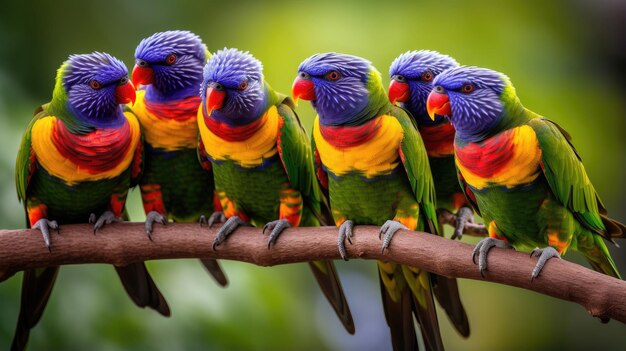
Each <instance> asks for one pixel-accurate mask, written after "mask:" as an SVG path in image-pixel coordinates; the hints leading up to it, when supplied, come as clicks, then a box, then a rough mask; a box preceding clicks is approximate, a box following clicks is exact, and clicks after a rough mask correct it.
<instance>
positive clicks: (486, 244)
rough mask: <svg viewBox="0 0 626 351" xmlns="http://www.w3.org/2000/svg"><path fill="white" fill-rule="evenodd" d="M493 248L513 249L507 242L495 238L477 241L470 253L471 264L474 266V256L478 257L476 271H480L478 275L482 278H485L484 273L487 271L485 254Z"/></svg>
mask: <svg viewBox="0 0 626 351" xmlns="http://www.w3.org/2000/svg"><path fill="white" fill-rule="evenodd" d="M494 246H495V247H499V248H502V249H512V248H513V246H511V244H509V243H508V242H506V241H504V240H499V239H496V238H484V239H482V240H481V241H479V242H478V244H476V246H475V247H474V251H473V252H472V262H474V264H476V256H478V269H479V270H480V275H481V276H482V277H483V278H484V277H485V271H486V270H487V254H488V253H489V250H491V248H493V247H494Z"/></svg>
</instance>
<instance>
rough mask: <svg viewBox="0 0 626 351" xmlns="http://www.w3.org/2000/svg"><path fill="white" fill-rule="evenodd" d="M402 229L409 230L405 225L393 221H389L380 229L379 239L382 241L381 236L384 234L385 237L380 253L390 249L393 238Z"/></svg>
mask: <svg viewBox="0 0 626 351" xmlns="http://www.w3.org/2000/svg"><path fill="white" fill-rule="evenodd" d="M400 229H405V230H409V228H407V227H406V226H405V225H404V224H402V223H400V222H398V221H392V220H388V221H387V222H385V224H383V225H382V226H381V227H380V232H378V238H379V239H380V238H381V235H383V234H384V237H385V240H383V248H382V250H381V251H380V253H384V252H385V249H386V248H388V247H389V244H391V239H392V238H393V235H394V234H396V232H397V231H398V230H400Z"/></svg>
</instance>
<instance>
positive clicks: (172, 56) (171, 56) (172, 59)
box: [165, 54, 176, 65]
mask: <svg viewBox="0 0 626 351" xmlns="http://www.w3.org/2000/svg"><path fill="white" fill-rule="evenodd" d="M174 62H176V54H169V55H167V57H166V58H165V63H167V64H168V65H173V64H174Z"/></svg>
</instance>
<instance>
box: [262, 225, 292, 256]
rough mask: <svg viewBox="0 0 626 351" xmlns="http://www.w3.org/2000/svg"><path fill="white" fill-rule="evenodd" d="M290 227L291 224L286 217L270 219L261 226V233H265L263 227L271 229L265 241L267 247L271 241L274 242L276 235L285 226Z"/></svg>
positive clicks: (285, 227) (270, 244)
mask: <svg viewBox="0 0 626 351" xmlns="http://www.w3.org/2000/svg"><path fill="white" fill-rule="evenodd" d="M289 227H291V224H290V223H289V221H288V220H286V219H280V220H277V221H272V222H269V223H267V224H266V225H265V226H264V227H263V234H265V228H269V229H271V230H272V232H271V233H270V237H269V239H268V241H267V248H268V249H269V248H270V246H272V244H273V243H275V242H276V239H278V236H279V235H280V234H281V233H282V232H283V231H284V230H285V229H287V228H289Z"/></svg>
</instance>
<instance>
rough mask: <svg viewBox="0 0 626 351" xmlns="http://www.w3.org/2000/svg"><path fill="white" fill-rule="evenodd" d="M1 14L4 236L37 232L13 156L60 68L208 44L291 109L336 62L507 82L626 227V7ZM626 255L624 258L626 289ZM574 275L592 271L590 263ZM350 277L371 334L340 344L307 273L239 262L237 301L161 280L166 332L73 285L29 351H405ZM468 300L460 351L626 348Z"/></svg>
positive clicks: (203, 286)
mask: <svg viewBox="0 0 626 351" xmlns="http://www.w3.org/2000/svg"><path fill="white" fill-rule="evenodd" d="M2 7H3V10H2V11H1V13H0V119H1V123H2V127H1V128H0V228H21V227H23V218H24V215H23V212H22V208H21V206H20V204H19V203H18V201H17V197H16V194H15V189H14V187H15V186H14V180H13V172H14V162H15V155H16V153H17V148H18V146H19V141H20V138H21V135H22V132H23V130H24V128H25V127H26V125H27V123H28V121H29V119H30V117H31V116H32V111H33V110H34V108H35V107H36V106H37V105H38V104H41V103H44V102H46V101H48V100H49V98H50V95H51V91H52V88H53V80H54V76H55V71H56V69H57V68H58V67H59V65H60V64H61V62H62V61H63V60H65V59H66V58H67V56H68V55H69V54H71V53H86V52H92V51H95V50H99V51H106V52H109V53H111V54H112V55H114V56H117V57H118V58H120V59H122V60H123V61H125V62H126V64H127V65H128V67H129V68H132V65H133V53H134V49H135V46H136V45H137V44H138V43H139V41H140V40H141V39H142V38H144V37H146V36H149V35H151V34H153V33H154V32H156V31H161V30H168V29H188V30H191V31H193V32H195V33H197V34H199V35H200V36H201V37H202V38H203V39H204V41H205V43H206V44H207V46H208V48H209V49H210V50H211V51H215V50H217V49H220V48H223V47H237V48H240V49H243V50H249V51H250V52H251V53H252V54H253V55H255V56H256V57H257V58H259V59H260V60H261V61H262V62H263V63H264V66H265V75H266V78H267V80H268V81H269V82H270V84H272V86H273V87H274V88H275V89H277V90H279V91H282V92H286V93H287V92H289V89H290V87H291V82H292V81H293V78H294V77H295V75H296V70H297V67H298V64H299V63H300V62H301V61H302V60H304V59H305V58H306V57H308V56H310V55H312V54H314V53H316V52H325V51H339V52H345V53H350V54H355V55H359V56H363V57H366V58H368V59H370V60H371V61H372V62H373V63H374V65H375V66H377V67H378V69H379V70H380V71H381V72H382V73H383V76H384V77H385V81H386V82H388V77H387V72H388V67H389V64H390V63H391V61H392V60H393V59H394V58H395V57H396V56H397V55H399V54H400V53H402V52H404V51H407V50H411V49H425V48H427V49H433V50H438V51H440V52H442V53H446V54H449V55H451V56H453V57H455V58H456V59H457V60H458V61H459V62H461V63H462V64H469V65H478V66H485V67H490V68H493V69H496V70H500V71H503V72H505V73H507V74H508V75H509V76H510V77H511V79H512V81H513V83H514V84H515V85H516V87H517V91H518V94H519V96H520V98H521V100H522V102H523V103H524V104H525V105H526V106H527V107H529V108H530V109H532V110H534V111H536V112H539V113H541V114H543V115H545V116H547V117H549V118H551V119H553V120H555V121H557V122H559V123H560V124H561V125H562V126H563V127H565V128H566V129H567V130H569V132H570V133H571V134H572V135H573V137H574V142H575V144H576V146H577V148H578V150H579V152H580V154H581V155H582V157H583V159H584V160H585V164H586V167H587V171H588V173H589V175H590V177H591V179H592V180H593V181H594V184H595V186H596V189H597V190H598V192H599V193H600V195H601V196H602V198H603V200H604V202H605V205H606V207H607V208H608V209H609V211H610V212H611V214H612V216H613V217H615V218H617V219H620V220H621V221H626V205H625V204H624V201H623V199H624V197H625V195H626V187H625V186H624V179H626V162H625V161H626V156H625V153H624V151H625V150H626V149H625V146H626V138H624V131H625V130H626V129H625V127H626V99H625V97H626V89H625V88H626V86H625V83H624V78H626V74H624V73H626V69H625V67H626V48H625V42H624V39H623V34H624V33H625V32H626V25H625V23H626V21H624V18H626V2H624V1H618V0H602V1H582V0H574V1H519V2H508V1H507V2H503V1H481V2H470V1H406V2H397V3H392V2H390V1H386V2H381V3H378V2H373V1H371V2H365V1H356V0H355V1H345V2H341V3H339V2H332V1H328V2H327V1H315V2H313V1H311V2H294V3H291V4H281V3H278V2H257V1H218V2H215V1H205V2H203V3H202V4H201V3H200V2H197V1H191V0H179V1H150V2H147V1H120V0H115V1H106V2H104V1H100V2H96V1H80V0H75V1H55V2H51V1H50V2H43V1H42V2H40V3H35V2H31V1H19V2H18V1H12V2H8V1H5V2H3V5H2ZM299 113H300V116H301V117H302V118H303V120H304V122H305V124H306V125H307V126H309V127H310V126H311V121H312V118H313V111H312V109H311V107H310V106H309V105H308V104H306V103H304V102H303V103H301V104H300V107H299ZM130 207H131V208H130V210H131V215H132V218H133V219H134V220H138V221H139V220H143V219H144V218H145V217H144V215H143V213H142V209H141V206H140V204H139V197H138V194H137V192H133V193H132V194H131V199H130ZM157 230H158V228H157ZM207 240H209V238H208V237H207ZM463 240H466V241H468V242H475V241H473V240H472V239H471V238H466V239H463ZM622 244H626V242H623V241H622ZM42 245H43V244H42ZM625 250H626V249H622V250H615V249H613V248H612V251H613V253H614V258H615V259H616V261H617V262H618V265H619V266H620V268H621V271H622V273H623V274H626V254H625V252H626V251H625ZM567 258H568V259H571V260H575V261H577V262H580V257H579V256H577V255H576V254H575V253H571V254H569V255H568V256H567ZM467 264H468V266H471V263H470V260H469V257H468V262H467ZM337 265H338V268H339V271H340V274H341V275H342V277H343V278H344V280H343V282H344V287H345V290H346V293H347V295H348V299H349V301H350V303H351V307H352V311H353V314H354V317H355V320H356V328H357V335H356V336H354V337H351V336H348V335H347V334H346V333H345V332H344V331H343V329H342V328H341V326H340V324H339V322H338V321H337V320H336V318H335V317H334V315H333V313H332V311H331V309H330V308H329V306H328V305H327V303H326V302H325V301H324V299H323V297H322V295H321V294H320V292H319V291H318V289H317V288H316V287H315V285H314V282H313V279H311V276H310V274H309V272H308V268H307V267H306V266H305V265H290V266H281V267H275V268H260V267H255V266H252V265H247V264H243V263H238V262H225V263H224V266H225V270H226V273H227V274H228V276H229V278H230V286H229V287H228V289H220V288H218V287H217V286H216V285H215V284H214V283H213V282H212V281H211V278H209V276H208V275H207V274H205V273H204V271H203V269H202V268H201V266H200V265H199V264H197V262H195V261H192V260H178V261H159V262H150V263H149V267H150V270H151V271H152V272H154V276H155V279H156V280H157V282H158V284H159V286H160V288H161V290H162V291H163V293H164V295H165V296H166V297H167V298H168V301H169V303H170V306H171V307H172V310H173V316H172V317H171V318H169V319H165V318H162V317H160V316H158V315H157V314H156V313H154V312H152V311H148V310H139V309H137V308H135V306H134V305H133V304H132V303H131V302H130V300H129V299H128V298H127V297H126V296H125V293H124V292H123V290H122V289H121V286H120V284H119V282H118V281H117V278H116V277H115V274H114V272H113V269H111V268H110V267H109V266H104V265H90V266H71V267H64V268H63V269H62V271H61V274H60V276H59V279H58V282H57V285H56V288H55V291H54V293H53V295H52V298H51V300H50V303H49V306H48V308H47V311H46V313H45V314H44V316H43V319H42V320H41V322H40V323H39V325H38V326H37V327H36V328H35V329H34V330H33V332H32V333H31V338H30V349H31V350H53V349H63V350H85V349H89V350H118V349H129V350H131V349H132V350H134V349H141V350H172V349H183V350H204V349H214V350H227V349H228V350H233V349H247V350H266V349H275V350H294V349H298V350H306V349H311V350H322V349H345V350H384V349H390V342H389V336H388V329H387V326H386V325H385V322H384V318H383V312H382V307H381V303H380V296H379V288H378V282H377V281H376V269H375V264H374V263H373V262H366V261H355V260H353V261H350V262H347V263H344V262H337ZM472 269H473V268H472ZM529 274H530V272H529ZM20 282H21V275H19V274H18V275H16V276H15V277H13V278H11V279H10V280H8V281H6V282H4V283H2V284H0V349H7V348H8V345H9V343H10V339H11V337H12V334H13V331H14V326H15V321H16V318H17V313H18V301H19V287H20ZM460 288H461V292H462V295H463V296H462V297H463V300H464V302H465V306H466V308H467V311H468V314H469V318H470V322H471V328H472V335H471V336H470V338H469V339H467V340H464V339H461V338H460V337H459V336H458V335H457V334H456V333H455V332H454V330H452V328H451V326H450V324H449V322H448V321H447V320H446V319H445V317H442V318H441V328H442V332H443V334H444V335H443V337H444V343H445V345H446V347H447V348H448V349H449V350H459V349H463V350H495V349H505V348H506V349H508V350H528V349H533V350H550V349H557V348H558V349H586V348H593V349H602V350H623V348H624V345H626V326H625V325H623V324H620V323H619V322H615V321H612V322H610V323H609V324H608V325H602V324H600V322H599V321H598V320H597V319H594V318H591V317H590V316H589V315H588V314H587V312H586V311H585V310H584V309H583V308H582V307H580V306H578V305H575V304H572V303H568V302H564V301H560V300H557V299H553V298H550V297H546V296H543V295H539V294H536V293H533V292H529V291H525V290H521V289H516V288H511V287H506V286H499V285H495V284H489V283H484V282H478V281H466V280H461V281H460ZM440 315H441V316H443V313H441V312H440Z"/></svg>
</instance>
